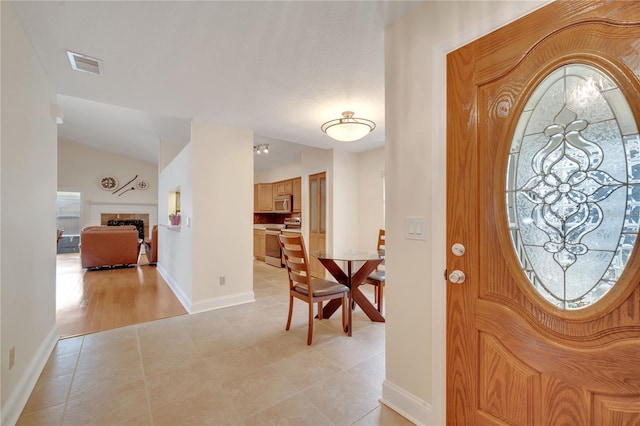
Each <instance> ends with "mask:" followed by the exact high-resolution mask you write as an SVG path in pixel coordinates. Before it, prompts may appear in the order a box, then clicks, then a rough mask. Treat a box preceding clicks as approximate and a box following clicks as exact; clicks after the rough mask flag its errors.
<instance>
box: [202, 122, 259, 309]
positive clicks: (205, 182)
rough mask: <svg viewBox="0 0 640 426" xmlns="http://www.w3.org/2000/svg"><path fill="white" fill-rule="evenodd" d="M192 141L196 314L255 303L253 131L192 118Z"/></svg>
mask: <svg viewBox="0 0 640 426" xmlns="http://www.w3.org/2000/svg"><path fill="white" fill-rule="evenodd" d="M191 143H192V144H193V230H194V237H193V242H194V246H193V253H194V262H193V307H194V312H199V311H205V310H209V309H216V308H220V307H224V306H231V305H236V304H240V303H246V302H250V301H253V300H254V297H253V155H254V154H253V132H252V131H250V130H246V129H239V128H234V127H229V126H223V125H220V124H213V123H209V122H206V121H203V120H193V121H192V123H191ZM220 277H224V279H225V284H224V285H221V283H220Z"/></svg>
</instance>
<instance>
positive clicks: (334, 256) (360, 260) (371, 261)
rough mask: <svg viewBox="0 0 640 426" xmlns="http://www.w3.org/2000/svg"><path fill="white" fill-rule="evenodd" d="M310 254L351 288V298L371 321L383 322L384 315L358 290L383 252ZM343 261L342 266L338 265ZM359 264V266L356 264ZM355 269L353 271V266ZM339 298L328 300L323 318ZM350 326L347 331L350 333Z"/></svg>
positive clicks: (338, 302) (337, 305)
mask: <svg viewBox="0 0 640 426" xmlns="http://www.w3.org/2000/svg"><path fill="white" fill-rule="evenodd" d="M311 255H312V256H313V257H315V258H316V259H318V260H319V261H320V263H322V265H324V267H325V268H326V269H327V271H329V273H330V274H331V275H332V276H333V277H334V278H335V279H336V281H338V282H339V283H340V284H344V285H346V286H347V287H349V288H350V289H351V299H352V300H353V302H355V303H356V304H357V305H358V306H360V308H361V309H362V311H363V312H364V313H365V314H366V315H367V316H368V317H369V319H371V321H376V322H384V317H383V316H382V314H381V313H380V312H378V310H377V309H376V308H375V306H373V304H372V303H371V302H370V301H369V299H368V298H367V297H366V296H365V295H364V294H363V293H362V292H361V291H360V289H359V288H358V287H360V285H361V284H363V283H364V282H365V280H366V279H367V277H368V276H369V274H370V273H371V272H373V271H374V270H375V269H376V268H377V267H378V265H379V264H380V263H381V262H382V260H383V259H384V252H378V251H371V250H334V251H330V250H320V251H315V252H312V253H311ZM338 262H341V263H343V265H344V268H342V267H340V265H338ZM358 265H359V266H358ZM356 266H358V267H357V270H355V271H354V269H355V268H354V267H356ZM340 304H341V301H340V300H339V299H333V300H330V301H329V302H328V303H327V304H326V305H325V307H324V308H323V310H322V316H323V318H329V317H330V316H331V315H333V313H334V312H335V311H336V310H337V309H338V307H340ZM351 331H352V330H351V327H350V328H349V330H348V332H349V335H351Z"/></svg>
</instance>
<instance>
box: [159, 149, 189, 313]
mask: <svg viewBox="0 0 640 426" xmlns="http://www.w3.org/2000/svg"><path fill="white" fill-rule="evenodd" d="M192 168H193V146H192V144H191V143H189V144H187V146H185V147H184V148H183V149H182V151H180V153H178V155H177V156H176V157H175V158H174V159H173V161H172V162H171V163H169V165H167V166H166V167H165V168H164V170H162V172H161V173H160V177H159V179H158V191H159V194H160V195H159V196H158V199H157V201H158V212H162V213H160V216H159V220H158V221H159V222H160V226H159V227H158V262H157V268H158V272H160V274H161V275H162V277H163V278H164V279H165V281H166V282H167V284H169V286H170V287H171V289H172V290H173V292H174V293H175V295H176V296H177V297H178V299H179V300H180V302H181V303H182V305H183V306H184V308H185V309H186V310H187V311H188V312H192V304H193V288H192V287H193V227H189V226H187V218H189V217H192V216H193V201H192V200H193V171H192ZM178 187H179V188H180V211H181V213H180V215H181V216H182V219H183V221H182V223H181V226H180V227H179V228H169V227H167V225H168V222H169V219H168V216H166V215H165V214H164V212H168V211H169V201H168V200H169V193H170V192H174V191H175V189H176V188H178Z"/></svg>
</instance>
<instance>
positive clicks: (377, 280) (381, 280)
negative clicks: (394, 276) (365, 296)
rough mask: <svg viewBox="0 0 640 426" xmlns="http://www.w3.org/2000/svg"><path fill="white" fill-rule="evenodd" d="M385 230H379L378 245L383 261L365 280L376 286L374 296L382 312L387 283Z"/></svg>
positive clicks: (366, 282)
mask: <svg viewBox="0 0 640 426" xmlns="http://www.w3.org/2000/svg"><path fill="white" fill-rule="evenodd" d="M385 241H386V240H385V231H384V229H381V230H380V231H379V232H378V245H377V250H378V254H379V255H380V256H382V263H380V265H378V267H377V268H376V270H375V271H373V272H372V273H371V274H369V276H368V277H367V279H366V280H365V281H364V283H365V284H371V285H373V286H374V287H375V288H374V290H373V297H374V300H375V304H376V306H377V308H378V312H380V313H382V298H383V295H384V284H385V279H386V277H385V272H384V255H385V249H386V245H385Z"/></svg>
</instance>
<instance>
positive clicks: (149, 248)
mask: <svg viewBox="0 0 640 426" xmlns="http://www.w3.org/2000/svg"><path fill="white" fill-rule="evenodd" d="M144 246H145V253H146V256H147V260H148V261H149V264H150V265H155V264H156V263H157V262H158V225H153V228H152V229H151V239H150V240H147V241H145V242H144Z"/></svg>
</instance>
